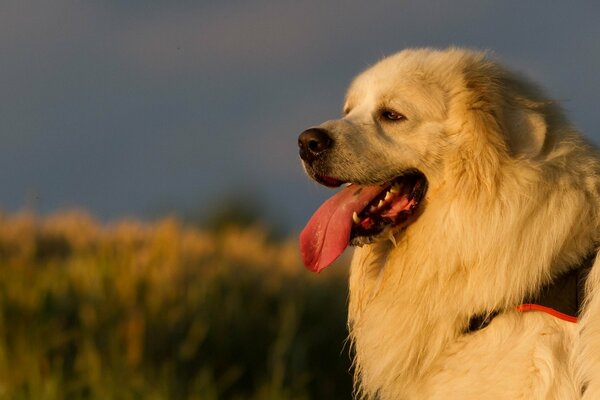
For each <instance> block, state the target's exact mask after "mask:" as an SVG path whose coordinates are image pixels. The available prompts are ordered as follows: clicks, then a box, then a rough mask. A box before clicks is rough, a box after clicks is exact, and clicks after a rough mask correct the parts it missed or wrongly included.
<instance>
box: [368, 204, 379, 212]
mask: <svg viewBox="0 0 600 400" xmlns="http://www.w3.org/2000/svg"><path fill="white" fill-rule="evenodd" d="M375 211H377V207H375V206H371V208H369V212H370V213H374V212H375Z"/></svg>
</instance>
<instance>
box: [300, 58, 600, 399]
mask: <svg viewBox="0 0 600 400" xmlns="http://www.w3.org/2000/svg"><path fill="white" fill-rule="evenodd" d="M298 145H299V153H300V157H301V159H302V163H303V166H304V169H305V171H306V172H307V174H308V175H309V176H310V177H311V178H313V179H314V180H316V181H317V182H319V183H321V184H323V185H325V186H328V187H338V186H343V187H342V189H341V190H340V191H339V192H337V194H335V195H334V196H333V197H331V198H330V199H329V200H327V201H326V202H325V203H324V204H323V205H322V206H321V207H320V208H319V209H318V210H317V211H316V213H315V214H314V215H313V217H312V218H311V219H310V220H309V222H308V224H307V225H306V227H305V228H304V230H303V231H302V233H301V234H300V251H301V255H302V258H303V261H304V263H305V265H306V266H307V267H308V268H309V269H310V270H312V271H315V272H318V271H321V270H322V269H324V268H326V267H327V266H328V265H329V264H331V263H332V262H333V261H334V260H335V259H336V258H337V257H338V256H339V255H340V254H341V253H342V252H343V250H344V249H345V248H346V247H347V246H348V245H352V246H354V247H355V250H354V254H353V258H352V262H351V266H350V279H349V310H348V329H349V337H350V341H351V343H352V345H353V353H354V371H355V372H354V380H355V396H356V397H357V398H364V399H380V400H388V399H391V400H398V399H444V400H449V399H479V400H481V399H511V400H514V399H528V400H531V399H556V400H569V399H586V400H591V399H600V266H598V263H600V257H597V256H596V253H597V249H598V243H599V240H600V229H599V225H600V158H599V154H598V152H597V150H596V149H595V148H594V146H593V145H592V144H591V143H590V142H589V141H587V140H586V139H585V138H584V137H583V136H582V135H581V134H580V133H579V132H578V131H577V130H576V129H575V128H574V127H573V126H572V125H571V123H570V122H569V121H568V119H567V118H566V116H565V115H564V113H563V111H562V110H561V107H560V105H559V104H557V102H555V101H553V100H551V99H549V98H548V97H547V96H546V95H545V94H544V92H543V91H542V90H541V89H540V88H539V87H538V86H536V85H535V84H533V83H531V82H530V81H529V80H528V79H526V78H524V77H523V76H521V75H520V74H517V73H515V72H512V71H511V70H509V69H507V68H506V67H504V66H503V65H502V64H501V63H499V62H497V61H496V60H495V57H494V56H491V55H490V54H488V53H486V52H479V51H474V50H469V49H461V48H448V49H441V50H438V49H427V48H424V49H408V50H404V51H401V52H400V53H397V54H395V55H392V56H389V57H387V58H384V59H383V60H381V61H379V62H378V63H376V64H375V65H373V66H371V67H370V68H368V69H367V70H366V71H364V72H363V73H362V74H360V75H359V76H358V77H357V78H355V80H354V81H353V82H352V84H351V85H350V88H349V90H348V92H347V95H346V99H345V102H344V106H343V115H342V116H341V118H339V119H334V120H330V121H326V122H324V123H323V124H321V125H318V126H314V127H312V128H310V129H307V130H306V131H304V132H302V133H301V134H300V136H299V138H298ZM569 299H574V300H573V301H575V302H576V304H575V305H574V306H573V305H572V306H571V312H569V311H564V310H561V308H560V306H556V305H555V303H561V302H565V303H566V302H568V301H570V300H569Z"/></svg>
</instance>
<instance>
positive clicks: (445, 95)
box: [298, 49, 548, 271]
mask: <svg viewBox="0 0 600 400" xmlns="http://www.w3.org/2000/svg"><path fill="white" fill-rule="evenodd" d="M541 98H542V97H541V95H539V94H538V91H537V89H536V88H535V87H533V86H532V85H530V84H529V83H525V82H524V81H523V80H522V79H520V78H517V77H515V75H514V74H511V73H509V72H507V71H506V70H505V69H504V68H502V67H501V66H499V65H498V64H496V63H494V62H491V61H489V60H487V59H486V58H485V57H484V55H483V54H482V53H477V52H471V51H466V50H461V49H449V50H444V51H435V50H429V49H419V50H407V51H403V52H401V53H398V54H396V55H394V56H391V57H388V58H386V59H384V60H382V61H380V62H379V63H377V64H376V65H374V66H373V67H371V68H369V69H368V70H366V71H365V72H363V73H362V74H361V75H359V76H358V77H357V78H356V79H355V80H354V82H353V83H352V85H351V86H350V89H349V91H348V94H347V96H346V100H345V103H344V107H343V116H342V117H341V118H340V119H336V120H330V121H327V122H325V123H323V124H321V125H319V126H316V127H312V128H310V129H307V130H306V131H304V132H302V133H301V134H300V136H299V138H298V145H299V148H300V157H301V158H302V161H303V165H304V168H305V170H306V172H307V173H308V175H309V176H310V177H312V178H313V179H314V180H316V181H317V182H319V183H321V184H323V185H326V186H329V187H337V186H341V185H343V184H345V185H347V186H346V187H345V188H344V189H342V190H341V191H340V192H339V193H338V194H336V195H335V196H333V197H332V198H331V199H329V200H328V201H327V202H326V203H324V204H323V206H321V208H320V209H319V210H318V211H317V212H316V213H315V215H314V216H313V218H312V219H311V220H310V221H309V223H308V225H307V226H306V228H305V229H304V231H303V232H302V234H301V251H302V255H303V258H304V262H305V264H306V265H307V267H309V268H310V269H312V270H314V271H319V270H321V269H322V268H324V267H326V266H327V265H329V264H330V263H331V262H332V261H333V260H334V259H335V258H337V257H338V256H339V254H341V252H342V251H343V249H344V248H345V247H346V246H347V245H348V244H349V243H350V244H354V245H362V244H366V243H370V242H372V241H373V240H376V239H377V238H381V237H391V238H392V239H393V238H394V235H395V234H396V233H397V232H399V231H401V230H402V229H404V228H405V227H407V226H408V225H409V224H411V223H414V222H415V221H417V220H418V218H419V215H420V214H421V213H423V212H426V210H427V203H428V202H430V201H432V200H433V199H432V196H443V195H442V193H444V188H448V187H452V189H453V190H452V192H453V193H456V192H462V193H467V194H468V195H469V196H477V193H478V192H479V191H482V190H487V191H489V190H493V185H494V184H495V182H496V181H497V177H496V174H497V172H498V170H499V168H500V165H501V164H503V163H504V164H506V163H513V162H523V161H524V160H528V161H530V160H534V159H535V158H536V157H538V156H539V155H540V154H541V153H542V152H543V148H544V144H545V142H546V131H547V125H546V124H547V122H546V121H545V119H544V117H543V116H542V115H544V113H542V112H539V111H540V110H541V109H542V108H543V107H546V106H548V105H547V104H545V103H543V102H542V100H541ZM456 186H459V188H458V190H457V188H456ZM441 200H442V201H443V199H441ZM446 200H447V201H450V200H451V199H446Z"/></svg>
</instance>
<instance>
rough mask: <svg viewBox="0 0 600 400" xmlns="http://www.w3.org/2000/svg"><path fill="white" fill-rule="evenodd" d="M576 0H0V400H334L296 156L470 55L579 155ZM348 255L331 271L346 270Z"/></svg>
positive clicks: (585, 57) (598, 42) (588, 53)
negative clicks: (558, 127)
mask: <svg viewBox="0 0 600 400" xmlns="http://www.w3.org/2000/svg"><path fill="white" fill-rule="evenodd" d="M599 15H600V3H598V2H596V1H579V2H576V3H569V4H567V3H566V2H562V3H558V2H543V3H542V2H522V1H503V2H491V1H475V0H473V1H466V0H460V1H453V2H442V1H371V2H363V1H354V0H351V1H346V2H343V3H341V2H329V1H303V2H297V1H286V0H284V1H274V0H264V1H237V0H230V1H220V2H216V1H214V2H209V1H191V0H190V1H184V0H182V1H166V0H162V1H160V0H156V1H152V0H145V1H141V0H128V1H127V0H123V1H95V2H92V1H86V2H81V1H62V0H56V1H52V2H47V1H28V0H21V1H17V0H7V1H2V2H1V3H0V88H1V90H0V210H1V213H0V399H4V398H6V399H15V398H16V399H61V398H86V399H136V398H139V399H187V398H189V399H192V398H193V399H324V398H326V399H333V398H335V399H338V398H339V399H344V398H349V397H350V393H351V390H352V387H351V375H352V371H351V363H350V357H349V355H348V350H349V349H348V344H347V343H345V337H346V331H345V317H346V314H345V313H346V311H345V307H346V296H347V293H346V283H345V279H346V275H347V265H345V264H347V263H346V261H347V260H346V258H344V259H342V260H340V261H339V262H338V265H337V266H333V267H332V268H330V269H328V270H326V271H324V272H323V273H322V274H320V275H319V276H312V275H310V274H309V273H308V272H306V271H304V270H303V268H302V266H301V263H300V261H299V259H298V254H297V248H296V239H295V236H296V235H297V232H298V231H299V230H300V229H301V228H302V226H303V224H304V223H305V222H306V221H307V220H308V218H309V216H310V215H311V213H312V212H313V211H314V210H315V209H316V208H317V207H318V205H319V204H320V203H321V202H322V201H323V200H324V199H325V198H326V197H328V196H330V195H331V193H332V192H331V191H330V190H328V189H324V188H321V187H318V186H317V185H316V184H314V183H312V182H310V181H309V180H308V178H306V177H305V176H304V175H303V172H302V169H301V167H300V164H299V161H298V157H297V149H296V140H297V135H298V134H299V133H300V132H301V131H302V130H304V129H305V128H307V127H309V126H311V125H314V124H317V123H320V122H321V121H323V120H326V119H330V118H334V117H337V116H338V115H339V113H340V109H341V103H342V98H343V96H344V91H345V88H346V86H347V85H348V83H349V82H350V80H351V79H352V77H353V76H355V75H356V74H357V73H359V72H360V71H362V70H363V69H365V68H366V67H368V66H369V65H371V64H373V63H375V62H376V61H377V60H379V59H380V58H382V57H383V56H385V55H388V54H391V53H394V52H396V51H398V50H400V49H403V48H406V47H415V46H431V47H446V46H449V45H459V46H467V47H473V48H478V49H489V50H491V51H493V52H494V54H495V55H496V57H497V58H498V59H500V60H501V61H503V62H505V63H506V64H508V65H510V66H512V67H513V68H514V69H516V70H519V71H521V72H523V73H524V74H525V75H528V76H530V77H531V78H532V79H534V80H535V81H537V82H538V83H540V84H541V85H542V86H543V87H545V88H546V89H547V91H548V93H549V94H550V95H551V96H553V97H554V98H556V99H558V100H560V101H561V102H562V104H563V105H564V107H565V109H566V110H567V114H568V115H569V116H570V117H571V119H572V121H573V122H574V123H575V125H576V126H578V127H579V128H580V129H581V130H582V131H583V132H585V134H586V135H587V136H588V137H589V138H590V139H591V140H592V141H594V142H598V140H600V130H599V129H598V126H600V114H599V113H598V110H597V103H598V99H599V95H598V93H599V92H600V74H598V71H600V24H598V16H599ZM347 256H348V255H347V254H346V257H347Z"/></svg>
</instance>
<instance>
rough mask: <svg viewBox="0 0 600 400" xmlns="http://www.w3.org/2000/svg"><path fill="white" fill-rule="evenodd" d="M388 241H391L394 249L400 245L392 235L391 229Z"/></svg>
mask: <svg viewBox="0 0 600 400" xmlns="http://www.w3.org/2000/svg"><path fill="white" fill-rule="evenodd" d="M388 239H390V241H391V242H392V244H393V245H394V247H398V243H396V237H395V236H394V234H393V233H392V230H391V229H390V230H389V231H388Z"/></svg>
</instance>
